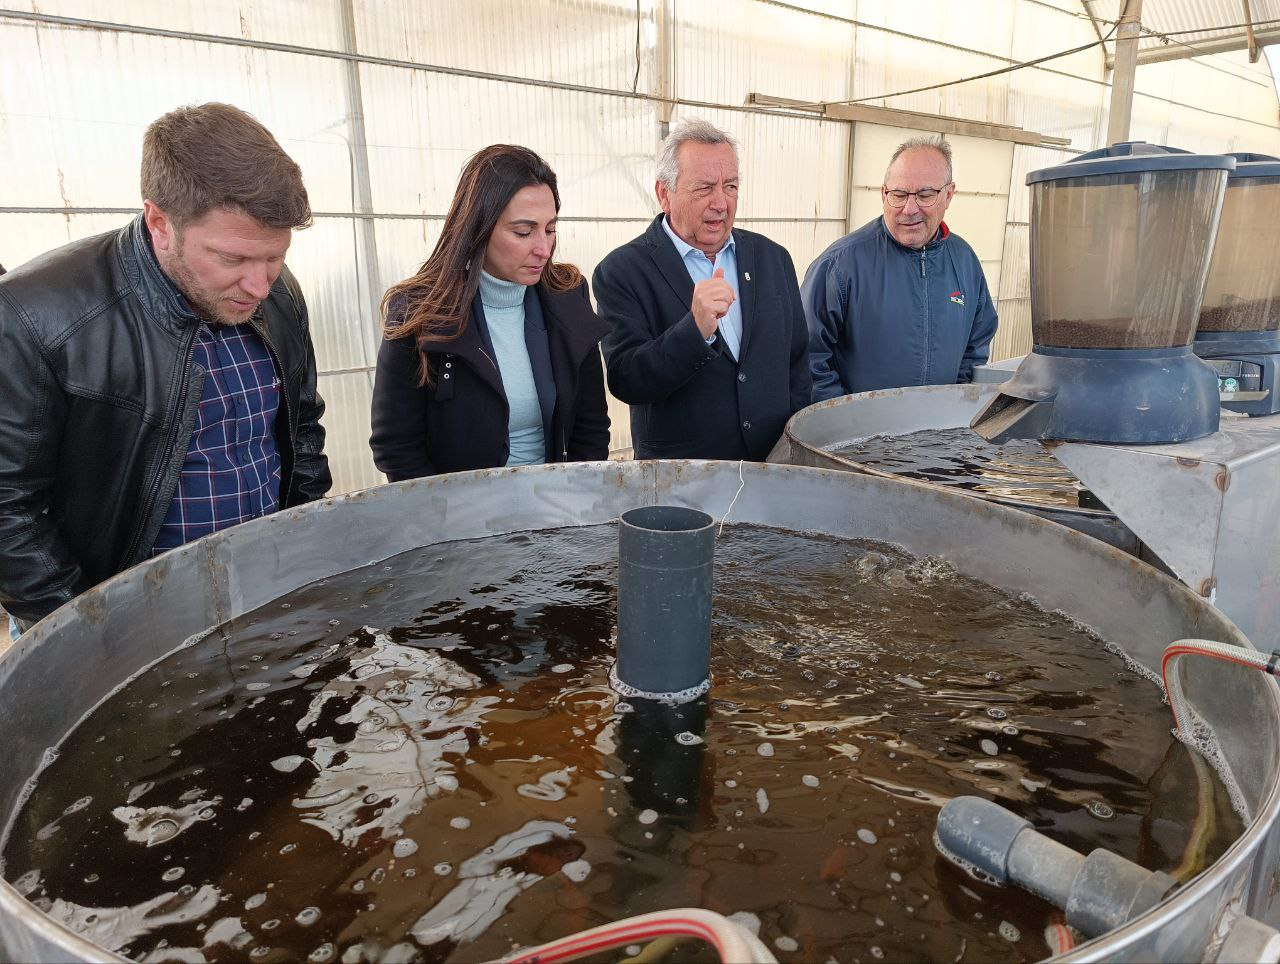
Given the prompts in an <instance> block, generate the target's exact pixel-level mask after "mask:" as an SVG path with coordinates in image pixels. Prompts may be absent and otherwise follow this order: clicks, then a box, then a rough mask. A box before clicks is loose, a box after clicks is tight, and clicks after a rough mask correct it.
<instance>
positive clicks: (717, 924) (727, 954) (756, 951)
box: [502, 907, 777, 964]
mask: <svg viewBox="0 0 1280 964" xmlns="http://www.w3.org/2000/svg"><path fill="white" fill-rule="evenodd" d="M660 937H696V938H698V939H699V940H703V941H706V942H707V943H708V944H710V945H711V946H713V947H714V948H715V949H716V953H717V954H719V955H720V960H722V961H733V962H734V964H738V962H742V964H777V958H775V957H774V956H773V954H771V953H770V952H769V948H767V947H765V946H764V944H763V943H761V941H760V939H759V938H758V937H756V936H755V934H752V933H751V932H750V931H749V930H747V929H746V928H744V927H742V926H741V925H740V924H736V923H734V922H733V921H731V920H729V918H727V917H724V916H722V915H720V914H717V913H715V912H713V911H709V910H703V909H702V908H700V907H677V908H675V909H673V910H665V911H659V912H657V913H655V914H641V915H640V916H638V917H627V918H624V919H623V920H618V921H614V922H613V923H612V924H605V925H604V926H603V927H593V928H592V929H591V930H588V931H582V932H581V933H579V934H571V935H570V936H568V937H562V938H560V940H557V941H551V942H550V943H549V944H543V945H541V946H540V947H527V948H525V949H523V950H519V951H516V952H515V953H513V954H509V955H508V956H506V957H504V958H503V959H502V960H503V961H504V962H506V964H551V962H553V961H572V960H576V959H577V958H579V957H586V956H587V955H588V954H596V953H599V952H600V951H606V950H609V949H610V948H613V947H621V946H623V945H626V944H635V943H643V942H645V941H650V940H653V939H655V938H660Z"/></svg>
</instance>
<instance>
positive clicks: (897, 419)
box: [769, 384, 1141, 555]
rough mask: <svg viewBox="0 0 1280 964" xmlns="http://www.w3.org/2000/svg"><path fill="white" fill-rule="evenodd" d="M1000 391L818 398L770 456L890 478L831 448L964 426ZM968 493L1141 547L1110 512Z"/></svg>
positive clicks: (958, 388) (956, 389) (978, 387)
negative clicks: (1058, 506)
mask: <svg viewBox="0 0 1280 964" xmlns="http://www.w3.org/2000/svg"><path fill="white" fill-rule="evenodd" d="M998 390H999V386H998V385H994V384H973V385H924V386H918V387H911V388H895V389H888V390H885V391H878V392H862V393H859V394H857V395H845V396H842V397H841V398H833V399H830V400H828V401H825V402H818V403H816V404H814V405H810V406H809V407H808V408H806V409H804V410H803V411H800V412H797V413H796V414H795V415H793V416H792V417H791V420H790V421H789V422H788V423H787V427H786V431H785V432H784V434H783V438H782V441H781V442H779V444H778V447H777V448H776V449H775V450H774V452H773V453H772V454H771V455H770V456H769V461H770V462H789V463H791V464H793V465H811V466H814V467H815V468H821V469H841V470H843V471H845V472H865V473H867V474H868V475H878V476H881V477H882V478H892V477H894V476H893V473H891V472H885V471H883V470H881V469H876V468H871V467H869V466H867V465H865V464H863V463H860V462H856V461H854V460H853V459H847V458H842V457H841V456H838V455H834V454H832V453H831V451H829V450H830V449H832V448H835V447H836V446H839V445H843V444H844V443H846V442H851V441H853V440H854V439H860V438H867V437H868V436H871V435H905V434H906V433H908V432H919V431H922V430H924V429H945V428H961V427H963V426H968V424H969V421H970V419H972V418H973V416H974V415H976V414H977V413H978V410H979V409H980V408H982V406H983V404H984V403H985V402H986V401H987V400H988V399H989V398H990V397H991V396H992V395H993V394H995V392H996V391H998ZM969 495H971V496H974V497H976V498H979V499H986V500H988V501H990V502H996V503H999V504H1001V505H1008V506H1013V507H1014V508H1016V509H1021V510H1022V511H1023V512H1031V513H1033V514H1035V515H1038V516H1040V517H1041V518H1044V519H1048V520H1050V521H1051V522H1057V523H1059V524H1061V525H1065V526H1069V527H1070V528H1072V529H1075V530H1076V531H1077V532H1084V533H1086V534H1088V535H1091V536H1093V537H1094V538H1095V539H1101V540H1102V541H1103V542H1105V543H1107V544H1108V545H1112V546H1115V547H1116V548H1118V549H1123V550H1124V551H1125V552H1128V553H1131V554H1133V555H1137V553H1138V551H1139V550H1140V549H1141V543H1140V542H1139V540H1138V537H1137V536H1135V535H1134V534H1133V532H1132V531H1131V530H1130V529H1129V527H1128V526H1126V525H1125V524H1124V523H1123V522H1121V521H1120V520H1119V519H1117V518H1116V517H1115V515H1114V514H1112V513H1110V512H1102V511H1096V510H1090V509H1081V510H1074V509H1068V508H1053V507H1050V506H1046V505H1042V504H1036V503H1031V502H1024V501H1021V500H1018V499H1011V498H1005V497H1002V496H993V495H985V494H983V493H981V492H970V493H969Z"/></svg>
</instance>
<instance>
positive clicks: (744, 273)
mask: <svg viewBox="0 0 1280 964" xmlns="http://www.w3.org/2000/svg"><path fill="white" fill-rule="evenodd" d="M734 253H735V254H736V255H737V260H738V304H739V307H740V308H741V310H742V341H741V343H740V344H739V345H738V363H739V364H741V363H742V360H743V359H744V358H746V357H747V345H748V344H750V342H751V334H752V332H753V331H754V330H755V326H756V325H755V321H756V278H755V273H756V250H755V245H754V244H752V243H751V238H750V237H749V236H747V235H745V234H738V235H735V236H734Z"/></svg>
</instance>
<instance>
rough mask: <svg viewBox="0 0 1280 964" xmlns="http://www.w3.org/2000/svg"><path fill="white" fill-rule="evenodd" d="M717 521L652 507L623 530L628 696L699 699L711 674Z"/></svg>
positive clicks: (619, 674) (621, 626) (636, 513)
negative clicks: (712, 588) (713, 571)
mask: <svg viewBox="0 0 1280 964" xmlns="http://www.w3.org/2000/svg"><path fill="white" fill-rule="evenodd" d="M714 557H715V526H714V520H712V518H711V516H709V515H707V514H706V513H705V512H699V511H698V510H697V509H688V508H685V507H683V506H674V505H652V506H645V507H644V508H640V509H632V510H630V511H629V512H624V513H623V514H622V520H621V524H620V525H619V527H618V662H617V665H616V667H615V678H616V682H618V683H621V684H622V686H621V687H620V689H622V690H623V691H624V693H625V694H627V695H634V696H676V697H679V698H686V697H693V696H697V695H700V694H701V693H704V692H706V690H707V688H708V687H709V686H710V673H711V572H712V565H713V563H714Z"/></svg>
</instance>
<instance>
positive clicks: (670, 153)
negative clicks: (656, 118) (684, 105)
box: [658, 118, 739, 191]
mask: <svg viewBox="0 0 1280 964" xmlns="http://www.w3.org/2000/svg"><path fill="white" fill-rule="evenodd" d="M690 141H692V142H694V143H696V144H728V145H729V146H730V147H732V148H733V163H734V164H738V162H739V160H738V142H737V141H735V140H734V139H733V138H732V137H730V136H729V135H728V134H726V133H725V132H724V131H722V130H720V128H718V127H716V126H715V125H713V124H711V123H709V122H707V121H704V120H699V119H697V118H693V119H689V120H682V121H680V123H678V124H677V125H676V126H675V127H673V128H672V129H671V133H670V134H668V135H667V139H666V140H664V141H663V142H662V150H661V151H659V152H658V180H659V181H661V182H662V183H663V184H665V185H666V186H667V190H668V191H674V190H675V189H676V177H677V176H679V174H680V161H679V158H678V157H677V156H676V155H677V154H678V153H679V151H680V145H681V144H687V143H689V142H690Z"/></svg>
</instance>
